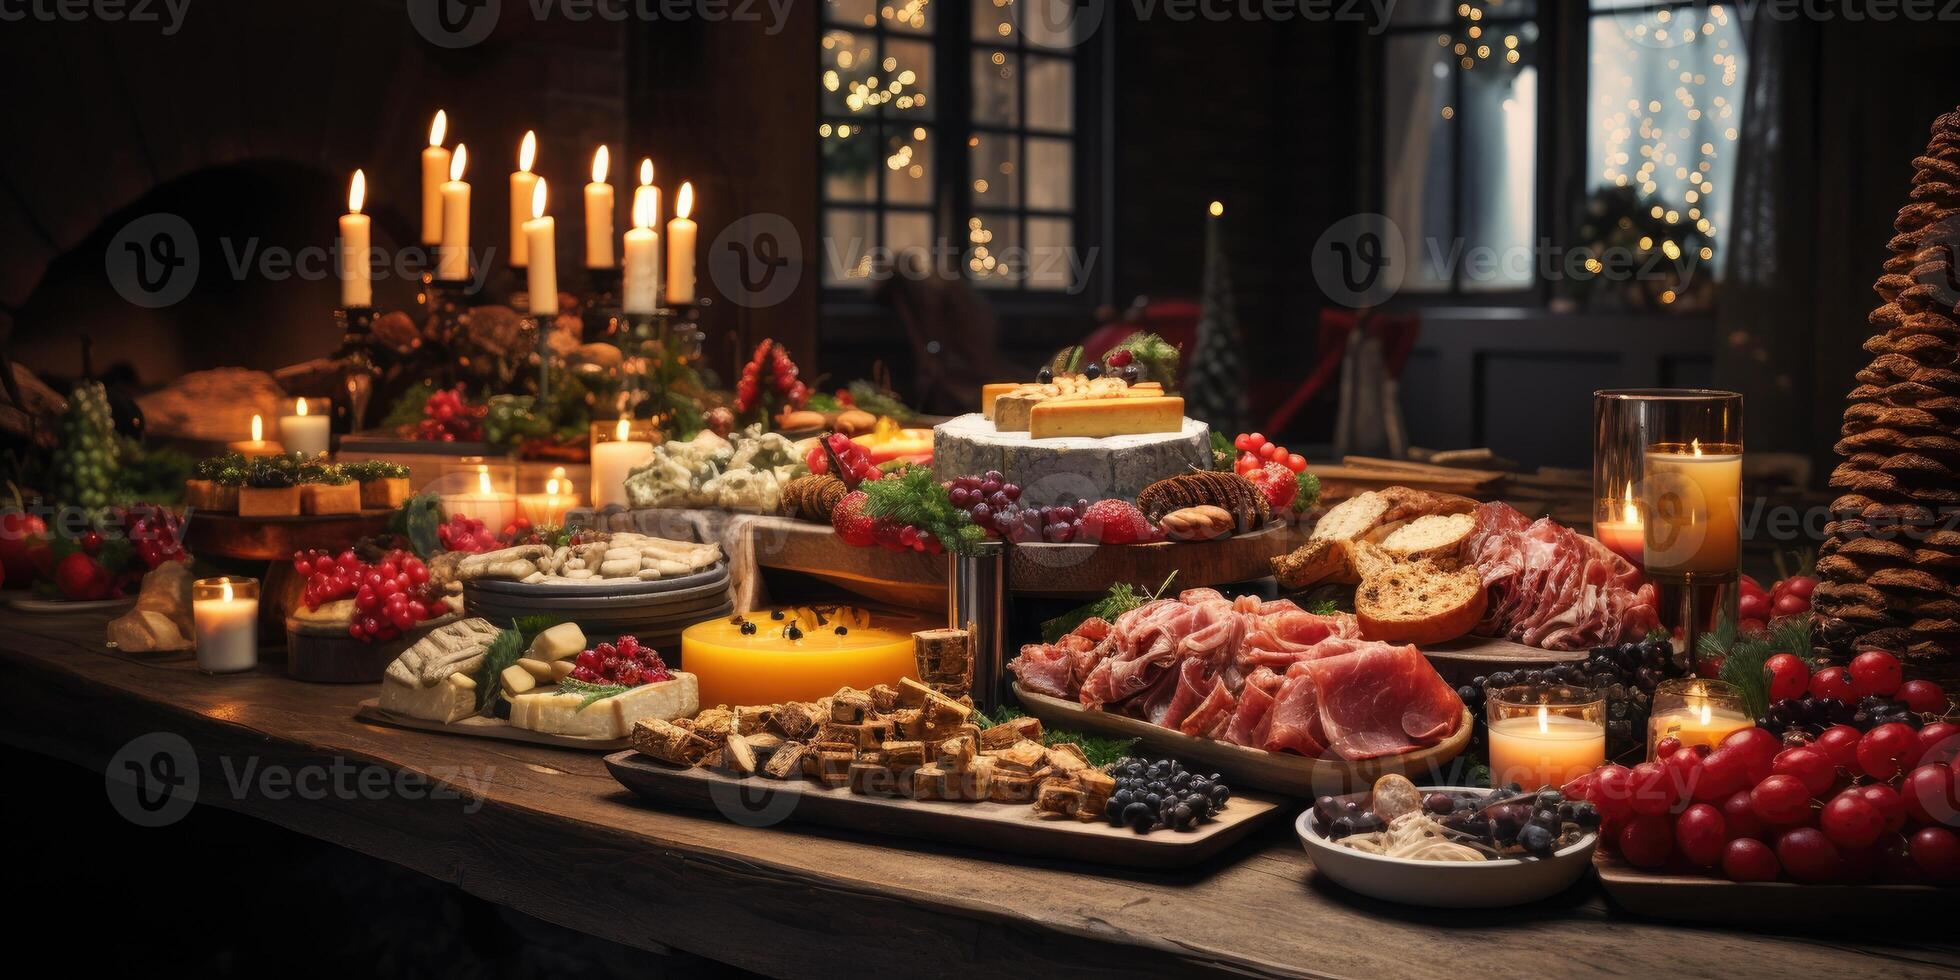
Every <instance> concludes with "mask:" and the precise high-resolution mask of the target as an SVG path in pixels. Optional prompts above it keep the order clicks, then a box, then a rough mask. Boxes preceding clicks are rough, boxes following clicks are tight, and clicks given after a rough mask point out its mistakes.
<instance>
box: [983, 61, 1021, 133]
mask: <svg viewBox="0 0 1960 980" xmlns="http://www.w3.org/2000/svg"><path fill="white" fill-rule="evenodd" d="M1019 63H1020V59H1019V58H1017V57H1016V56H1014V55H1012V54H1009V53H1007V52H1005V51H975V52H973V121H974V122H977V123H987V124H991V125H996V126H1013V125H1016V124H1018V123H1019V122H1020V120H1021V96H1020V88H1021V83H1020V80H1019V78H1018V77H1017V73H1016V71H1015V69H1016V68H1017V67H1018V66H1019Z"/></svg>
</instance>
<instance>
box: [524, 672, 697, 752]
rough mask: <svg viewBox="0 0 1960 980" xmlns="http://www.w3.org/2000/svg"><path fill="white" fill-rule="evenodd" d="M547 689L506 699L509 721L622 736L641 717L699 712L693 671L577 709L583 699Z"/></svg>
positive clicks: (583, 734) (560, 731) (584, 734)
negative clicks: (508, 702) (508, 704)
mask: <svg viewBox="0 0 1960 980" xmlns="http://www.w3.org/2000/svg"><path fill="white" fill-rule="evenodd" d="M557 690H558V689H557V688H555V687H547V688H541V689H539V690H536V691H531V692H529V693H526V694H519V695H518V696H516V697H514V698H511V699H510V723H511V724H512V725H513V726H515V727H518V728H526V729H530V730H531V731H534V732H546V733H549V734H552V735H569V736H573V737H577V738H602V739H614V738H625V737H626V736H627V735H628V734H629V733H631V732H632V731H633V726H634V725H635V724H637V723H638V722H640V721H643V720H646V719H650V718H658V719H660V720H662V721H672V720H674V719H675V718H687V717H692V716H693V715H694V714H695V713H696V712H698V711H700V710H701V691H700V687H699V685H698V684H697V683H696V682H695V679H694V675H693V674H689V673H686V672H684V671H675V672H674V679H673V680H670V681H661V682H660V683H658V684H642V685H640V686H639V687H636V688H633V689H632V690H630V691H627V692H626V693H624V694H616V695H613V696H612V697H609V698H602V699H600V700H598V701H594V702H592V703H591V704H589V705H586V707H585V708H583V709H581V708H580V707H579V705H580V703H582V702H583V701H584V700H585V699H584V698H583V697H582V696H580V695H577V694H560V693H557Z"/></svg>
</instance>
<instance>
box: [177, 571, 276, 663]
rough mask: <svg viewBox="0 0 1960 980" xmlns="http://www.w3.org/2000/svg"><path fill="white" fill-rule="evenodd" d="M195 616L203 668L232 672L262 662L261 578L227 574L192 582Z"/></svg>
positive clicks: (199, 653) (198, 657) (193, 612)
mask: <svg viewBox="0 0 1960 980" xmlns="http://www.w3.org/2000/svg"><path fill="white" fill-rule="evenodd" d="M191 620H192V622H193V624H194V626H195V631H196V633H197V666H198V669H199V670H203V671H206V672H208V673H212V674H232V673H237V672H238V671H241V670H251V669H252V668H254V667H257V666H258V664H259V582H258V580H257V579H251V578H245V577H243V576H237V575H225V576H220V577H218V578H201V579H198V580H197V581H195V582H192V583H191Z"/></svg>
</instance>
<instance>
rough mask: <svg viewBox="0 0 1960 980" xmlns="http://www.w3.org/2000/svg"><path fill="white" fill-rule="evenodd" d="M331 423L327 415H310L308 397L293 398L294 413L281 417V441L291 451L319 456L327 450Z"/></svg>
mask: <svg viewBox="0 0 1960 980" xmlns="http://www.w3.org/2000/svg"><path fill="white" fill-rule="evenodd" d="M330 425H331V420H329V419H328V418H327V417H326V416H325V415H310V414H308V413H307V410H306V399H304V398H295V399H293V414H291V415H281V416H280V417H279V441H280V442H281V443H283V444H284V445H285V447H286V449H287V451H289V452H295V453H304V454H306V455H307V456H318V455H320V454H321V453H324V452H326V451H327V439H328V435H327V433H328V429H329V426H330Z"/></svg>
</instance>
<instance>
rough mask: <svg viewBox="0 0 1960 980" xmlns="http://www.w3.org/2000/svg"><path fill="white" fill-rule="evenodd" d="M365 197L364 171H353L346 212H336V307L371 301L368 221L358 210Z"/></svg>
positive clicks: (349, 307) (372, 289) (344, 307)
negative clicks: (337, 278)
mask: <svg viewBox="0 0 1960 980" xmlns="http://www.w3.org/2000/svg"><path fill="white" fill-rule="evenodd" d="M366 199H367V175H366V174H364V173H362V172H360V171H359V170H356V171H354V180H353V181H352V182H351V183H349V184H348V185H347V213H346V214H343V215H341V216H340V307H341V309H353V308H355V307H357V306H373V305H374V270H373V269H371V268H369V267H368V243H369V238H368V231H369V226H370V221H369V218H368V216H367V215H365V214H362V213H361V205H362V204H363V203H365V202H366Z"/></svg>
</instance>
